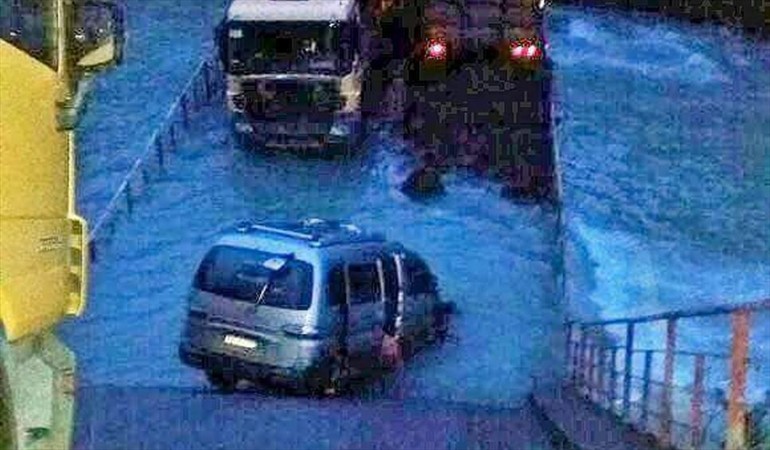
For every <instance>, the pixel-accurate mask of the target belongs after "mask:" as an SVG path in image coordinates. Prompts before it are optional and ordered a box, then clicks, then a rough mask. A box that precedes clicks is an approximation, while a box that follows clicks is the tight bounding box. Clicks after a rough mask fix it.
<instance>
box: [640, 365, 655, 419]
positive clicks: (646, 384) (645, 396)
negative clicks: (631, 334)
mask: <svg viewBox="0 0 770 450" xmlns="http://www.w3.org/2000/svg"><path fill="white" fill-rule="evenodd" d="M652 356H653V353H652V351H650V350H647V351H646V352H644V375H642V416H641V419H640V421H641V424H642V430H647V424H648V420H649V417H650V379H651V378H652Z"/></svg>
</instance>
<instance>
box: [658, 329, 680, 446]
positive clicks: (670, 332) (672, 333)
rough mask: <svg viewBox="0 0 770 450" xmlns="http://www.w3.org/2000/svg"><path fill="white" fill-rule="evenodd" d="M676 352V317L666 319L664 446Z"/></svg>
mask: <svg viewBox="0 0 770 450" xmlns="http://www.w3.org/2000/svg"><path fill="white" fill-rule="evenodd" d="M675 352H676V319H668V321H666V356H665V359H664V362H663V395H662V397H661V423H660V425H661V427H660V428H661V430H660V441H661V444H662V445H663V446H664V447H669V446H671V425H672V423H673V420H674V417H673V410H672V395H673V387H674V354H675Z"/></svg>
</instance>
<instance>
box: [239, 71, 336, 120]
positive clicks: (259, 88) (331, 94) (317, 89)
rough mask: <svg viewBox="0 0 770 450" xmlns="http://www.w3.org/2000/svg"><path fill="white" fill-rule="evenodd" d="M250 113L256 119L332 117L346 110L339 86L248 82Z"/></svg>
mask: <svg viewBox="0 0 770 450" xmlns="http://www.w3.org/2000/svg"><path fill="white" fill-rule="evenodd" d="M243 92H244V94H245V95H246V97H247V99H248V105H247V108H246V110H247V112H248V113H250V114H252V115H253V116H255V118H259V117H265V118H271V117H272V118H279V117H282V116H291V115H297V114H302V115H316V116H317V115H332V114H333V113H334V112H335V111H338V110H339V109H340V108H341V107H342V97H341V95H340V90H339V83H338V82H335V81H326V80H323V81H321V80H262V79H260V80H246V81H244V82H243Z"/></svg>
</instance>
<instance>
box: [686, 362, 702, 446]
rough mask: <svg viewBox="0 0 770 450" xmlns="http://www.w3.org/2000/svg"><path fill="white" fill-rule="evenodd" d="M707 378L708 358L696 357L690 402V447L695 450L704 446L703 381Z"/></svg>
mask: <svg viewBox="0 0 770 450" xmlns="http://www.w3.org/2000/svg"><path fill="white" fill-rule="evenodd" d="M705 376H706V357H705V356H704V355H695V375H694V379H693V382H692V400H691V402H690V445H691V446H692V449H693V450H700V449H701V446H702V445H703V396H704V387H703V380H704V379H705Z"/></svg>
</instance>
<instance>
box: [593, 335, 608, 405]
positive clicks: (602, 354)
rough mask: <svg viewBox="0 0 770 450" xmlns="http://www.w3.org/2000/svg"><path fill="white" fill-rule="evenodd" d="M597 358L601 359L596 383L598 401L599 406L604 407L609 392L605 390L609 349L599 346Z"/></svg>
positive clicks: (598, 364)
mask: <svg viewBox="0 0 770 450" xmlns="http://www.w3.org/2000/svg"><path fill="white" fill-rule="evenodd" d="M597 357H598V358H599V361H598V362H597V366H598V370H599V380H598V381H597V383H596V385H597V388H596V399H597V400H598V401H599V405H601V406H604V402H605V399H606V398H607V397H606V394H607V391H606V390H605V388H604V385H605V383H604V371H605V370H607V362H606V361H607V348H606V347H605V346H604V345H601V346H599V352H598V356H597Z"/></svg>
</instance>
